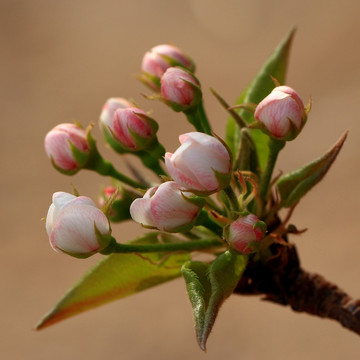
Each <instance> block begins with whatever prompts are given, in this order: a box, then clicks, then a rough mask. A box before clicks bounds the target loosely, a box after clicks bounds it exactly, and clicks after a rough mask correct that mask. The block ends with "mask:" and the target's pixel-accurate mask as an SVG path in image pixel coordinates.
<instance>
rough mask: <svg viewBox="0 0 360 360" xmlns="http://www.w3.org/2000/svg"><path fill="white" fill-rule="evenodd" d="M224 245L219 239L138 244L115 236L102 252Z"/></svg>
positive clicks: (198, 248) (135, 251)
mask: <svg viewBox="0 0 360 360" xmlns="http://www.w3.org/2000/svg"><path fill="white" fill-rule="evenodd" d="M222 245H224V244H223V243H222V242H220V241H219V240H218V239H203V240H195V241H188V242H180V243H165V244H149V245H141V244H140V245H137V244H119V243H117V242H116V240H115V239H114V238H112V241H111V243H110V245H109V246H108V247H107V248H106V249H104V250H102V251H101V252H100V253H101V254H103V255H108V254H112V253H121V254H126V253H151V252H173V251H188V252H190V251H197V250H202V249H207V248H210V247H214V246H222Z"/></svg>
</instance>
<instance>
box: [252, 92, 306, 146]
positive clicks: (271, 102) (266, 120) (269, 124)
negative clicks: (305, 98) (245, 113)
mask: <svg viewBox="0 0 360 360" xmlns="http://www.w3.org/2000/svg"><path fill="white" fill-rule="evenodd" d="M254 117H255V119H256V120H258V121H259V122H260V123H261V125H262V127H263V129H264V130H265V131H266V132H267V133H268V134H269V135H271V136H273V137H274V138H276V139H279V140H293V139H294V138H295V137H296V136H297V135H298V134H299V132H300V131H301V129H302V128H303V126H304V125H305V122H306V119H307V111H306V109H305V107H304V104H303V102H302V100H301V98H300V97H299V95H298V94H297V93H296V92H295V90H293V89H292V88H290V87H288V86H278V87H276V88H275V89H274V90H273V91H272V92H271V93H270V94H269V95H268V96H267V97H266V98H265V99H263V100H262V101H261V102H260V103H259V105H258V106H257V107H256V110H255V114H254Z"/></svg>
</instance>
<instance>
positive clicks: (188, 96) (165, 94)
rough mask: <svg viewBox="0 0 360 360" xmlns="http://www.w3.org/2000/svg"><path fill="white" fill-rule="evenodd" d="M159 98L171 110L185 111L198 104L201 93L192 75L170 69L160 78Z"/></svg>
mask: <svg viewBox="0 0 360 360" xmlns="http://www.w3.org/2000/svg"><path fill="white" fill-rule="evenodd" d="M161 97H162V99H163V101H165V102H166V103H167V104H168V105H169V106H170V107H171V108H172V109H173V110H175V111H186V110H188V109H190V108H192V107H194V106H196V105H198V104H199V103H200V101H201V98H202V92H201V89H200V84H199V82H198V80H197V79H196V78H195V77H194V76H193V75H192V74H190V73H189V72H187V71H185V70H184V69H181V68H178V67H172V68H169V69H167V70H166V72H165V73H164V75H163V76H162V77H161Z"/></svg>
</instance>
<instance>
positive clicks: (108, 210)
mask: <svg viewBox="0 0 360 360" xmlns="http://www.w3.org/2000/svg"><path fill="white" fill-rule="evenodd" d="M116 186H117V189H116V192H115V193H114V194H113V195H111V196H110V198H108V199H106V201H105V204H104V206H103V207H102V209H101V210H102V212H103V213H104V214H105V215H106V217H107V218H108V219H109V220H110V221H111V222H121V221H125V220H129V219H131V215H130V205H131V204H132V202H133V201H134V200H135V199H137V198H139V197H140V196H139V195H137V194H135V193H134V192H131V191H128V190H127V189H125V188H124V187H123V186H121V185H120V184H117V185H116Z"/></svg>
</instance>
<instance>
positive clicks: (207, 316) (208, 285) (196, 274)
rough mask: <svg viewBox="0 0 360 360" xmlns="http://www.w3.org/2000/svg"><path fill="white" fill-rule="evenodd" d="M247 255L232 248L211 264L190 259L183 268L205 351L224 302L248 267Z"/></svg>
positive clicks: (199, 338)
mask: <svg viewBox="0 0 360 360" xmlns="http://www.w3.org/2000/svg"><path fill="white" fill-rule="evenodd" d="M246 264H247V256H246V255H240V254H238V253H235V252H233V251H231V250H228V251H225V252H224V253H222V254H221V255H219V256H218V257H217V258H216V259H215V260H214V261H213V262H212V263H211V264H210V265H208V264H203V263H200V262H190V261H189V262H187V263H185V264H184V266H183V268H182V273H183V276H184V279H185V282H186V288H187V291H188V294H189V298H190V302H191V305H192V307H193V312H194V318H195V326H196V337H197V340H198V343H199V346H200V348H201V349H202V350H205V349H206V342H207V339H208V337H209V335H210V332H211V330H212V328H213V325H214V322H215V319H216V316H217V314H218V312H219V310H220V307H221V305H222V304H223V302H224V301H225V300H226V299H227V298H228V297H229V296H230V295H231V294H232V292H233V291H234V289H235V287H236V285H237V283H238V282H239V280H240V277H241V275H242V273H243V271H244V270H245V267H246Z"/></svg>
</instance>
